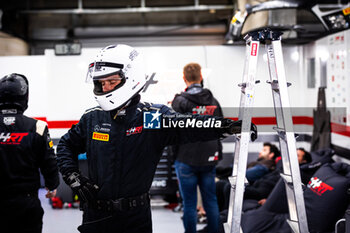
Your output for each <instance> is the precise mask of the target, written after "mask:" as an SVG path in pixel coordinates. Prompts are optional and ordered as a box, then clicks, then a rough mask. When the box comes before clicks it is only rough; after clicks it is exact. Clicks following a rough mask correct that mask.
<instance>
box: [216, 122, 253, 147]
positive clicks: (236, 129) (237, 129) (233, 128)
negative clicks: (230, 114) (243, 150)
mask: <svg viewBox="0 0 350 233" xmlns="http://www.w3.org/2000/svg"><path fill="white" fill-rule="evenodd" d="M222 124H223V125H222V127H223V128H224V133H227V134H230V135H231V134H238V133H241V131H242V120H238V121H233V120H231V119H226V118H225V119H224V120H223V121H222ZM257 137H258V130H257V127H256V125H255V124H253V123H251V127H250V139H251V140H252V142H254V141H255V140H256V139H257Z"/></svg>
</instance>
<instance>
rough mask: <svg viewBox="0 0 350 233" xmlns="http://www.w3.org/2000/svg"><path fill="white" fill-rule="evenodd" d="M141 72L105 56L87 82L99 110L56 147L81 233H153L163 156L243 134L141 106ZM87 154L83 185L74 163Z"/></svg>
mask: <svg viewBox="0 0 350 233" xmlns="http://www.w3.org/2000/svg"><path fill="white" fill-rule="evenodd" d="M143 65H144V64H143V60H142V57H141V55H140V54H139V52H138V51H137V50H135V49H134V48H132V47H130V46H127V45H121V44H119V45H111V46H107V47H106V48H104V49H102V50H101V51H100V52H99V54H98V55H97V57H96V60H95V61H94V62H93V63H91V64H90V65H89V71H88V75H87V80H89V79H90V80H92V81H93V83H94V91H93V92H94V96H95V99H96V100H97V102H98V104H99V105H100V107H95V108H91V109H89V110H87V111H86V112H85V114H84V115H83V116H82V117H81V119H80V121H79V123H77V124H76V125H74V126H73V127H72V128H71V129H70V130H69V131H68V133H67V134H65V135H64V136H63V137H62V138H61V140H60V142H59V144H58V146H57V156H58V165H59V167H60V171H61V173H62V175H63V178H64V180H65V182H66V183H67V184H68V185H70V187H71V188H72V189H73V190H74V191H75V192H76V193H77V194H78V196H79V198H80V200H81V202H82V203H81V204H82V205H81V206H82V209H83V211H84V212H83V223H82V225H81V226H79V227H78V230H79V231H80V232H84V233H90V232H94V233H97V232H98V233H111V232H128V233H131V232H135V233H141V232H146V233H147V232H152V219H151V210H150V200H149V196H148V191H149V189H150V187H151V184H152V180H153V176H154V173H155V170H156V167H157V164H158V161H159V159H160V157H161V153H162V151H163V148H164V147H165V146H166V145H169V144H180V143H188V142H195V141H206V140H213V139H218V138H220V137H222V136H223V134H234V133H238V132H240V129H241V122H235V121H232V120H229V119H223V118H214V117H211V116H199V115H198V116H193V118H191V117H190V116H179V115H176V113H175V112H174V111H173V110H172V109H170V108H168V107H167V106H165V105H159V104H156V105H153V104H148V103H140V102H139V101H140V95H139V94H138V93H139V92H140V91H141V90H142V88H143V86H144V85H145V83H146V75H145V71H144V68H143ZM162 119H163V121H162ZM164 122H165V123H164ZM162 123H163V124H162ZM186 124H187V125H186ZM205 124H206V126H208V127H209V128H204V127H203V125H205ZM186 126H187V127H186ZM255 129H256V128H254V130H253V131H254V132H253V133H252V135H253V137H254V136H256V130H255ZM84 152H86V155H87V160H88V171H89V174H88V177H85V176H83V175H82V174H81V173H80V172H79V169H78V165H77V155H78V154H80V153H84Z"/></svg>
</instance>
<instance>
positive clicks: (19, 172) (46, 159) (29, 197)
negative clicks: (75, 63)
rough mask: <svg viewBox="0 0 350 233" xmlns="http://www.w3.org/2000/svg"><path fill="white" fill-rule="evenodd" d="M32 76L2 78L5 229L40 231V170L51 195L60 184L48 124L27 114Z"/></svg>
mask: <svg viewBox="0 0 350 233" xmlns="http://www.w3.org/2000/svg"><path fill="white" fill-rule="evenodd" d="M28 91H29V89H28V80H27V78H26V77H25V76H24V75H21V74H16V73H14V74H10V75H7V76H5V77H3V78H2V79H0V130H1V131H0V183H1V185H0V206H1V207H0V216H1V217H0V228H1V232H2V233H14V232H16V233H22V232H26V233H40V232H41V230H42V218H43V214H44V211H43V209H42V207H41V204H40V200H39V199H38V189H39V188H40V174H39V169H40V171H41V173H42V174H43V176H44V180H45V187H46V189H47V194H46V197H47V198H51V197H54V196H55V194H56V188H57V186H58V184H59V179H58V168H57V163H56V158H55V154H54V150H53V148H52V146H53V143H52V141H51V139H50V136H49V131H48V128H47V124H46V123H45V122H43V121H39V120H36V119H33V118H29V117H26V116H24V115H23V112H24V111H25V110H26V109H27V107H28Z"/></svg>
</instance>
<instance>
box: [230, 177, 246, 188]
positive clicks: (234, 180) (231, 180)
mask: <svg viewBox="0 0 350 233" xmlns="http://www.w3.org/2000/svg"><path fill="white" fill-rule="evenodd" d="M228 180H229V181H230V184H231V186H232V187H234V185H235V184H236V180H237V176H229V177H228ZM248 184H249V182H248V180H247V178H246V177H245V178H244V185H248Z"/></svg>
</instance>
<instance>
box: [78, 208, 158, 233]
mask: <svg viewBox="0 0 350 233" xmlns="http://www.w3.org/2000/svg"><path fill="white" fill-rule="evenodd" d="M83 211H84V213H83V224H82V225H81V226H79V227H78V230H79V231H80V232H81V233H97V232H98V233H152V217H151V209H150V205H149V204H147V205H146V206H138V207H136V208H133V209H130V210H124V211H120V210H116V211H113V212H107V211H99V210H95V209H91V208H87V207H86V206H84V207H83Z"/></svg>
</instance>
